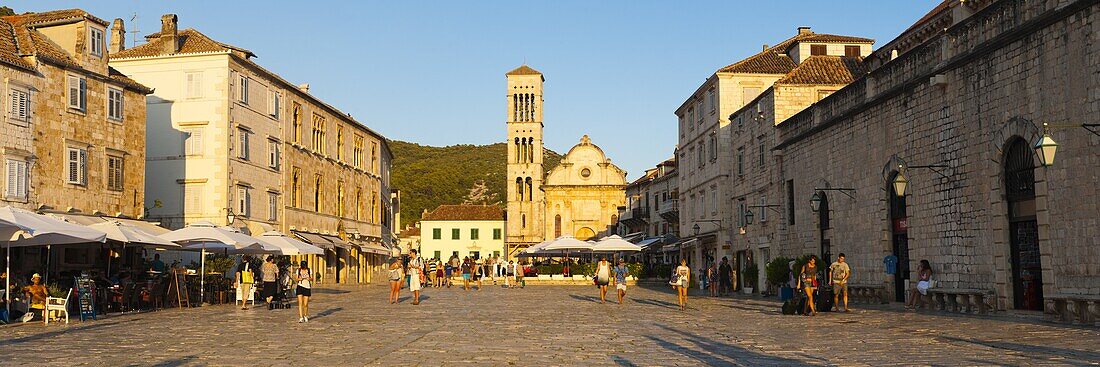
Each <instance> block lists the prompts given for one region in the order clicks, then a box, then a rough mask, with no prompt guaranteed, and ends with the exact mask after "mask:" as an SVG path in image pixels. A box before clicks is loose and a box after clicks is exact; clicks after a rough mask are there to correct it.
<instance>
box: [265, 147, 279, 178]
mask: <svg viewBox="0 0 1100 367" xmlns="http://www.w3.org/2000/svg"><path fill="white" fill-rule="evenodd" d="M267 166H268V167H271V169H273V170H276V171H278V170H279V142H278V141H276V140H273V139H268V140H267Z"/></svg>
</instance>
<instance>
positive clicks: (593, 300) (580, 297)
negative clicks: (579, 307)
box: [569, 294, 600, 303]
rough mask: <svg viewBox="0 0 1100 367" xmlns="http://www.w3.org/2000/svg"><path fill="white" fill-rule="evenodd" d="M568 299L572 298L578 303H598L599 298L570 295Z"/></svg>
mask: <svg viewBox="0 0 1100 367" xmlns="http://www.w3.org/2000/svg"><path fill="white" fill-rule="evenodd" d="M569 297H573V299H575V300H578V301H588V302H595V303H600V297H596V296H582V295H579V294H570V295H569Z"/></svg>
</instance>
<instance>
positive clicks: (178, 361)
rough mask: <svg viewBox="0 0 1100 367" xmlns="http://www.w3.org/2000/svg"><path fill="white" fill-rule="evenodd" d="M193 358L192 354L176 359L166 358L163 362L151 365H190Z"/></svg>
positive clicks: (171, 366)
mask: <svg viewBox="0 0 1100 367" xmlns="http://www.w3.org/2000/svg"><path fill="white" fill-rule="evenodd" d="M195 358H196V357H195V356H193V355H192V356H185V357H182V358H178V359H172V360H167V361H164V362H160V363H157V364H154V365H153V366H156V367H178V366H188V365H191V364H192V362H194V361H195Z"/></svg>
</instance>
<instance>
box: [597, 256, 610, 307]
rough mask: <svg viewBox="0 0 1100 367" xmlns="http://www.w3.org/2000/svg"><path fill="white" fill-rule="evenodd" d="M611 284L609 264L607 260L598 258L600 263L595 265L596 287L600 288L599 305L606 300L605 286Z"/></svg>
mask: <svg viewBox="0 0 1100 367" xmlns="http://www.w3.org/2000/svg"><path fill="white" fill-rule="evenodd" d="M609 283H611V263H610V262H608V261H607V258H605V257H603V256H600V262H599V263H597V264H596V286H597V287H599V288H600V303H601V304H602V303H604V301H605V298H607V285H608V284H609Z"/></svg>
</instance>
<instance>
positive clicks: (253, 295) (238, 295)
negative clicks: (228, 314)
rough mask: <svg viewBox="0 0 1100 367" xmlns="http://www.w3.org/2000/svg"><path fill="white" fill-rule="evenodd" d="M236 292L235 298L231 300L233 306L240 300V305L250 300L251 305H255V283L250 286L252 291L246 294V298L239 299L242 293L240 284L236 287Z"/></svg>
mask: <svg viewBox="0 0 1100 367" xmlns="http://www.w3.org/2000/svg"><path fill="white" fill-rule="evenodd" d="M236 293H237V298H236V299H234V300H233V305H234V306H236V305H237V302H241V305H244V304H245V303H246V302H248V301H252V305H253V306H255V305H256V287H255V285H253V287H252V292H249V293H251V294H249V295H248V299H247V300H244V301H241V298H242V295H241V287H240V286H238V287H237V292H236Z"/></svg>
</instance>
